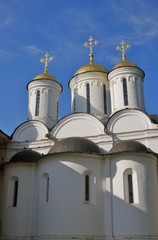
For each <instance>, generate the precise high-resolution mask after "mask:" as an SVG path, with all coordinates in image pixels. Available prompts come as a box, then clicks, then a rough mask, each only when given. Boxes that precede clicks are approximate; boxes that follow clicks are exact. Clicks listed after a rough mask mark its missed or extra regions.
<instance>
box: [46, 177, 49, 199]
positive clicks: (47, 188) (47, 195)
mask: <svg viewBox="0 0 158 240" xmlns="http://www.w3.org/2000/svg"><path fill="white" fill-rule="evenodd" d="M48 201H49V177H47V178H46V202H48Z"/></svg>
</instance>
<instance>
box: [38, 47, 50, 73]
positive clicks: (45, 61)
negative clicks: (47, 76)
mask: <svg viewBox="0 0 158 240" xmlns="http://www.w3.org/2000/svg"><path fill="white" fill-rule="evenodd" d="M51 61H53V57H52V56H50V55H49V53H48V52H46V54H45V55H44V57H43V58H41V59H40V62H42V63H44V73H47V72H48V63H49V62H51Z"/></svg>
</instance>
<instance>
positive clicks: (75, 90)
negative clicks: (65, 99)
mask: <svg viewBox="0 0 158 240" xmlns="http://www.w3.org/2000/svg"><path fill="white" fill-rule="evenodd" d="M76 96H77V88H75V89H74V101H73V110H74V112H76Z"/></svg>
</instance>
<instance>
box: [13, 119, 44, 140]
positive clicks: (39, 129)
mask: <svg viewBox="0 0 158 240" xmlns="http://www.w3.org/2000/svg"><path fill="white" fill-rule="evenodd" d="M47 134H48V128H47V127H46V126H45V125H44V124H43V123H42V122H40V121H35V120H33V121H27V122H24V123H22V124H21V125H20V126H18V127H17V128H16V129H15V131H14V132H13V134H12V139H13V140H14V141H18V142H19V141H35V140H41V139H47V137H46V135H47Z"/></svg>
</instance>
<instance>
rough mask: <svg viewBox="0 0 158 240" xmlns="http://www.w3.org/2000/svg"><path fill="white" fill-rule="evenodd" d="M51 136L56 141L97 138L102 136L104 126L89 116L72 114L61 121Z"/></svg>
mask: <svg viewBox="0 0 158 240" xmlns="http://www.w3.org/2000/svg"><path fill="white" fill-rule="evenodd" d="M51 134H52V136H54V137H56V138H57V139H59V138H67V137H90V136H97V135H101V134H104V125H103V124H102V123H101V122H100V121H99V120H98V119H97V118H96V117H94V116H92V115H90V114H84V113H74V114H71V115H69V116H66V117H65V118H63V119H61V120H60V121H59V122H58V123H57V124H56V125H55V127H54V128H53V129H52V131H51Z"/></svg>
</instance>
